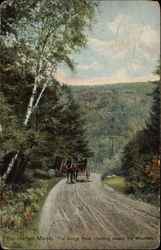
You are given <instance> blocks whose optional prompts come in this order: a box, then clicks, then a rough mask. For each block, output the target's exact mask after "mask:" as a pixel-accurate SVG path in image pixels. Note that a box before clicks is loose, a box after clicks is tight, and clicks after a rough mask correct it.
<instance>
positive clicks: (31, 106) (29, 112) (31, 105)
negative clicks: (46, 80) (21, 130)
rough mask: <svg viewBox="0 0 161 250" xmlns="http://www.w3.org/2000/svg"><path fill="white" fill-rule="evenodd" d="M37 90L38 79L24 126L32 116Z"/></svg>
mask: <svg viewBox="0 0 161 250" xmlns="http://www.w3.org/2000/svg"><path fill="white" fill-rule="evenodd" d="M36 92H37V80H36V81H35V84H34V88H33V91H32V95H31V98H30V101H29V104H28V108H27V112H26V117H25V121H24V126H25V127H26V126H27V124H28V121H29V118H30V115H31V114H32V111H33V104H34V100H35V95H36Z"/></svg>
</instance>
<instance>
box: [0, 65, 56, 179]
mask: <svg viewBox="0 0 161 250" xmlns="http://www.w3.org/2000/svg"><path fill="white" fill-rule="evenodd" d="M53 70H54V65H52V68H51V71H50V73H49V76H48V78H47V80H46V82H45V83H44V86H43V88H42V90H41V92H40V94H39V96H38V98H37V100H36V102H35V104H34V101H35V96H36V93H37V86H38V79H37V77H35V83H34V87H33V90H32V95H31V97H30V101H29V104H28V108H27V112H26V116H25V120H24V126H25V127H27V124H28V121H29V118H30V116H31V114H32V113H33V111H34V110H35V109H36V107H37V106H38V104H39V102H40V99H41V97H42V95H43V93H44V91H45V89H46V87H47V85H48V83H49V80H50V77H51V75H52V72H53ZM18 155H19V150H17V152H16V154H15V155H14V156H13V158H12V160H11V161H10V163H9V166H8V168H7V170H6V172H5V173H4V175H3V176H2V179H3V180H4V181H6V179H7V177H8V175H9V173H10V172H11V170H12V168H13V167H14V163H15V161H16V159H17V157H18Z"/></svg>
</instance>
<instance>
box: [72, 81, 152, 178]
mask: <svg viewBox="0 0 161 250" xmlns="http://www.w3.org/2000/svg"><path fill="white" fill-rule="evenodd" d="M71 88H72V92H73V95H74V97H75V99H76V100H77V101H78V103H79V104H80V106H81V110H82V112H83V113H84V116H83V118H84V121H85V126H86V130H87V139H88V141H89V146H90V149H91V150H92V152H93V153H94V155H93V157H92V158H91V159H90V164H91V167H92V168H93V169H94V170H95V171H96V172H101V173H106V172H107V173H117V174H119V173H120V156H121V153H122V150H123V148H124V146H125V145H126V143H127V142H128V140H129V139H130V138H132V137H133V136H134V135H135V132H136V131H137V130H139V129H141V128H142V127H143V126H144V125H145V122H146V119H147V118H148V116H149V111H150V108H151V103H152V97H151V95H150V94H151V93H152V91H153V89H154V84H153V83H149V82H145V83H121V84H111V85H110V84H108V85H101V86H72V87H71Z"/></svg>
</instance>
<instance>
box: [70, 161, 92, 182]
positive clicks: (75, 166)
mask: <svg viewBox="0 0 161 250" xmlns="http://www.w3.org/2000/svg"><path fill="white" fill-rule="evenodd" d="M66 169H67V183H69V178H70V182H71V183H74V182H77V181H86V182H87V181H89V177H90V170H89V168H88V167H87V159H86V158H83V160H82V161H81V160H78V161H77V162H75V163H72V161H71V159H68V161H67V163H66ZM78 175H79V177H81V179H79V180H78Z"/></svg>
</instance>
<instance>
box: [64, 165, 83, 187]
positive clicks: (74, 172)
mask: <svg viewBox="0 0 161 250" xmlns="http://www.w3.org/2000/svg"><path fill="white" fill-rule="evenodd" d="M66 169H67V183H69V177H70V182H71V183H73V180H74V181H75V182H76V181H77V177H78V171H79V170H80V169H79V168H78V165H77V163H73V164H72V163H71V164H70V165H69V164H68V165H67V164H66Z"/></svg>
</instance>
